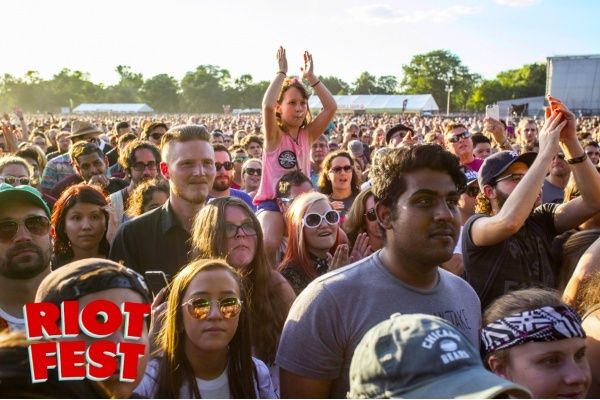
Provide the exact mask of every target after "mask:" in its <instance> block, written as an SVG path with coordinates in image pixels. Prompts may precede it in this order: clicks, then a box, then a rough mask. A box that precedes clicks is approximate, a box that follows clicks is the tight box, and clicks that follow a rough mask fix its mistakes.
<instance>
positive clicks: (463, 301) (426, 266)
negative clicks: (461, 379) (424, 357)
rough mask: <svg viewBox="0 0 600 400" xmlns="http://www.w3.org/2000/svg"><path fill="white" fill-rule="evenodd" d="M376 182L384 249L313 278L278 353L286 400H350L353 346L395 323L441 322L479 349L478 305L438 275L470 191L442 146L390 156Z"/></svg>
mask: <svg viewBox="0 0 600 400" xmlns="http://www.w3.org/2000/svg"><path fill="white" fill-rule="evenodd" d="M372 180H373V186H372V188H373V194H374V196H375V198H376V201H377V202H376V205H375V212H376V213H377V219H378V221H379V223H380V225H381V227H382V229H383V230H384V231H385V233H384V237H385V239H384V247H383V248H382V249H381V250H379V251H376V252H375V253H373V254H372V255H370V256H368V257H366V258H364V259H362V260H360V261H359V262H356V263H354V264H351V265H349V266H347V267H345V268H342V269H338V270H335V271H332V272H330V273H327V274H325V275H322V276H320V277H318V278H316V279H315V280H313V281H312V282H311V283H310V284H309V285H308V287H307V288H306V289H304V291H302V293H301V294H300V295H299V296H298V298H297V299H296V301H295V302H294V304H293V306H292V308H291V310H290V313H289V315H288V318H287V321H286V323H285V325H284V328H283V332H282V335H281V340H280V343H279V348H278V350H277V357H276V363H277V365H279V366H280V368H281V369H280V371H281V375H280V380H281V397H282V398H345V397H346V394H347V393H348V389H349V375H350V374H349V370H350V362H351V360H352V354H353V353H354V350H355V348H356V346H357V345H358V343H359V342H360V340H361V339H362V337H363V336H364V334H365V333H366V332H367V331H368V330H369V329H371V328H372V327H373V326H375V325H377V324H378V323H380V322H381V321H384V320H386V319H388V318H389V316H390V315H391V314H394V313H402V314H413V313H424V314H430V315H437V316H439V317H441V318H444V319H445V320H447V321H449V322H450V323H451V324H452V325H454V326H455V327H456V328H458V330H460V331H461V332H462V333H464V334H465V335H466V336H467V337H468V338H469V340H470V341H471V343H472V344H473V345H475V346H478V345H479V326H480V323H481V310H480V304H479V300H478V299H477V295H476V294H475V292H474V291H473V289H472V288H471V287H470V286H469V285H468V284H467V283H466V282H465V281H464V280H463V279H461V278H459V277H457V276H455V275H453V274H451V273H449V272H447V271H445V270H443V269H441V268H439V265H440V263H443V262H445V261H447V260H449V259H450V258H451V256H452V252H453V249H454V247H455V245H456V241H457V239H458V233H459V227H460V219H459V212H458V207H457V203H458V198H459V196H460V192H461V190H462V189H464V186H465V183H466V182H465V177H464V174H463V173H462V172H461V170H460V168H459V165H458V162H457V161H456V158H455V157H454V156H453V155H451V154H450V153H448V152H447V151H445V150H443V149H442V148H441V147H440V146H438V145H423V146H415V147H412V148H399V149H390V151H389V152H387V153H386V154H385V155H383V156H382V158H381V160H380V161H379V162H378V163H377V164H375V166H374V167H373V178H372Z"/></svg>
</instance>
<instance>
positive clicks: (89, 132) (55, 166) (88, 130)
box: [41, 121, 104, 194]
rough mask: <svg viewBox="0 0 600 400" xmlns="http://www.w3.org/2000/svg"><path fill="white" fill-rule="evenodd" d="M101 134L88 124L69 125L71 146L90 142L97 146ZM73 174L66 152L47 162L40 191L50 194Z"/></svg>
mask: <svg viewBox="0 0 600 400" xmlns="http://www.w3.org/2000/svg"><path fill="white" fill-rule="evenodd" d="M103 133H104V132H102V131H101V130H100V129H98V127H96V126H95V125H93V124H91V123H89V122H85V121H73V123H72V124H71V136H70V138H71V144H72V145H75V144H76V143H79V142H92V143H95V144H96V145H98V144H99V143H100V139H99V137H100V135H101V134H103ZM74 173H75V168H74V167H73V163H72V162H71V157H70V156H69V153H68V152H67V153H65V154H63V155H60V156H58V157H56V158H53V159H52V160H50V161H48V164H46V168H44V172H43V173H42V185H41V186H42V191H44V192H45V193H48V194H50V192H51V191H52V190H53V189H54V187H55V186H56V184H57V183H58V182H59V181H61V180H62V179H64V178H66V177H68V176H70V175H73V174H74Z"/></svg>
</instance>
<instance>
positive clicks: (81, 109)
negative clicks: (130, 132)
mask: <svg viewBox="0 0 600 400" xmlns="http://www.w3.org/2000/svg"><path fill="white" fill-rule="evenodd" d="M73 112H74V113H78V114H79V113H123V114H127V113H131V114H144V113H153V112H154V109H152V107H150V106H149V105H147V104H144V103H83V104H80V105H78V106H77V107H75V108H74V109H73Z"/></svg>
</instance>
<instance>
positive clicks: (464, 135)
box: [448, 131, 471, 143]
mask: <svg viewBox="0 0 600 400" xmlns="http://www.w3.org/2000/svg"><path fill="white" fill-rule="evenodd" d="M470 137H471V132H469V131H465V132H463V133H459V134H458V135H454V136H450V138H449V139H448V141H449V142H450V143H456V142H458V141H459V140H460V139H462V138H465V139H467V138H470Z"/></svg>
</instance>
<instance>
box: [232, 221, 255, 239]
mask: <svg viewBox="0 0 600 400" xmlns="http://www.w3.org/2000/svg"><path fill="white" fill-rule="evenodd" d="M240 231H242V233H243V234H244V235H245V236H256V228H255V227H254V224H253V223H252V222H244V223H243V224H241V225H236V224H231V223H229V222H226V223H225V236H226V237H227V238H228V239H231V238H234V237H237V236H241V235H240V234H239V233H240Z"/></svg>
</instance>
